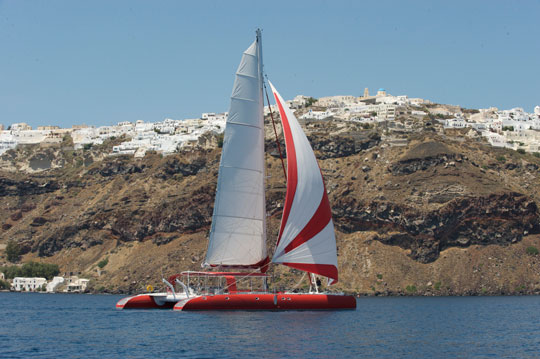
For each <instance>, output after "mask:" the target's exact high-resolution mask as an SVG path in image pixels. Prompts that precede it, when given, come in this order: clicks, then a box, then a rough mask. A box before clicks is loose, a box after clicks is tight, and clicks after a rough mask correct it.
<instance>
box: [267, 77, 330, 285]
mask: <svg viewBox="0 0 540 359" xmlns="http://www.w3.org/2000/svg"><path fill="white" fill-rule="evenodd" d="M270 87H271V89H272V93H273V94H274V98H275V100H276V104H277V107H278V109H279V113H280V117H281V123H282V125H283V132H284V136H285V145H286V151H287V192H286V195H285V204H284V208H283V216H282V219H281V226H280V232H279V237H278V243H277V246H276V251H275V254H274V257H273V258H272V262H275V263H281V264H284V265H287V266H290V267H293V268H296V269H300V270H304V271H308V272H311V273H315V274H319V275H322V276H325V277H328V278H329V279H331V281H332V283H336V282H337V280H338V270H337V251H336V239H335V233H334V224H333V221H332V213H331V209H330V202H329V201H328V195H327V194H326V187H325V184H324V180H323V177H322V173H321V170H320V168H319V165H318V163H317V159H316V158H315V154H314V153H313V149H312V148H311V145H310V144H309V141H308V139H307V137H306V135H305V134H304V132H303V130H302V128H301V127H300V124H299V123H298V120H297V119H296V117H295V116H294V114H293V113H292V111H291V110H290V109H289V108H288V107H287V104H286V103H285V101H284V100H283V98H282V97H281V96H280V95H279V93H278V92H277V91H276V89H275V87H274V86H273V85H272V84H271V83H270Z"/></svg>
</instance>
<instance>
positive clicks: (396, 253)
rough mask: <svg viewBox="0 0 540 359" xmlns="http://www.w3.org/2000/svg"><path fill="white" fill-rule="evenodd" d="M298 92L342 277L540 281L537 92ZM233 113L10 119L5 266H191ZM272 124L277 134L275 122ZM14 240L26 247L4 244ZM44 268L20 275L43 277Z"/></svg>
mask: <svg viewBox="0 0 540 359" xmlns="http://www.w3.org/2000/svg"><path fill="white" fill-rule="evenodd" d="M288 102H289V105H290V106H291V107H292V108H293V109H294V110H295V111H296V116H297V117H298V118H299V120H300V122H301V124H302V126H303V128H304V130H305V132H306V134H307V136H308V138H309V140H310V142H311V145H312V146H313V148H314V150H315V152H316V155H317V158H318V160H319V164H320V167H321V171H322V173H323V176H324V178H325V182H326V188H327V191H328V195H329V199H330V202H331V203H332V215H333V218H334V222H335V226H336V236H337V242H338V243H337V244H338V255H339V257H338V259H339V263H340V273H341V274H340V275H341V276H342V279H343V280H341V281H340V282H339V283H338V284H337V287H336V288H337V289H338V290H344V291H347V292H354V293H359V294H364V295H402V294H406V295H407V294H409V295H417V294H425V295H449V294H454V295H455V294H480V295H481V294H525V293H529V294H532V293H536V294H539V293H540V267H539V266H538V260H539V257H538V248H540V224H539V223H540V213H539V211H538V204H539V203H540V195H539V193H540V177H539V176H538V174H539V173H540V154H539V152H540V151H539V144H540V140H539V134H540V131H539V130H540V126H539V121H540V107H538V106H537V107H536V109H535V111H534V113H526V112H525V111H523V110H522V109H511V110H498V109H495V108H491V109H480V110H476V109H465V108H461V107H459V106H453V105H444V104H435V103H432V102H430V101H428V100H424V99H415V98H408V97H407V96H392V95H390V94H388V93H386V91H384V90H383V89H380V90H379V91H377V93H376V94H375V95H374V96H371V95H370V94H369V92H368V91H367V90H366V91H365V92H364V94H363V96H360V97H355V96H332V97H324V98H319V99H314V98H311V97H308V96H297V97H295V98H294V99H293V100H291V101H288ZM270 111H272V114H273V116H274V119H275V117H276V111H275V109H274V108H272V107H271V108H266V109H265V126H266V128H265V130H266V144H265V147H266V158H265V161H266V170H267V181H266V187H267V188H266V189H267V191H266V200H267V213H268V215H269V217H268V221H267V226H268V247H269V248H270V250H272V248H273V247H274V246H275V240H276V236H277V232H278V228H279V221H280V218H281V210H282V208H283V207H282V206H283V201H284V198H285V179H284V176H283V170H282V167H281V162H280V159H279V151H278V148H277V144H276V141H275V137H274V131H273V127H272V123H271V116H270ZM226 117H227V113H204V114H202V115H201V118H198V119H191V120H171V119H166V120H164V121H162V122H156V123H144V122H136V123H130V122H122V123H120V124H118V125H115V126H102V127H89V126H74V127H73V128H70V129H61V128H56V127H40V128H38V129H35V130H34V129H31V128H30V127H29V126H27V125H25V124H11V125H10V126H8V128H6V129H5V130H2V132H1V134H0V141H1V146H2V154H0V198H1V201H0V226H1V228H2V230H1V231H0V266H5V267H9V266H22V265H23V263H30V262H39V263H50V264H54V265H58V267H59V271H60V272H61V273H77V276H80V277H78V279H81V278H84V279H88V282H85V283H84V285H85V286H86V285H87V288H86V290H89V291H93V292H138V291H141V290H145V288H147V286H148V285H151V286H153V287H155V288H158V287H159V286H160V283H161V275H162V273H163V275H169V274H172V273H176V272H178V271H182V270H186V269H191V270H197V269H198V268H200V263H201V261H202V259H203V257H204V253H205V251H206V244H207V234H208V230H209V228H210V223H211V216H212V209H213V200H214V193H215V186H216V180H217V172H218V165H219V157H220V154H221V148H220V147H221V144H222V141H223V135H222V132H223V130H224V126H225V121H226ZM278 135H279V137H280V142H281V143H282V144H283V138H282V136H281V134H280V126H279V125H278ZM9 242H11V243H14V244H16V246H17V248H18V249H19V259H18V260H14V261H12V260H8V259H7V255H6V253H5V252H6V251H5V248H6V245H7V244H8V243H9ZM270 273H271V275H272V276H273V281H274V283H275V285H277V286H280V285H283V286H284V287H286V286H290V285H291V284H294V283H296V281H297V280H298V279H299V278H300V277H301V274H300V273H298V272H297V271H295V270H292V271H288V270H286V269H283V268H279V267H273V268H272V269H271V270H270ZM13 277H15V276H13ZM39 278H40V277H38V278H37V279H36V278H34V279H21V278H19V279H17V283H13V282H12V283H11V285H12V287H13V288H19V289H21V290H24V289H23V288H26V287H25V285H26V284H24V283H32V285H34V284H35V283H37V284H35V286H37V287H43V283H42V282H43V280H44V279H39ZM66 278H67V277H66ZM6 279H7V280H12V279H14V278H7V277H6ZM50 279H52V280H53V281H54V280H55V279H54V278H53V277H51V278H50ZM59 281H60V279H56V282H59ZM68 281H69V280H68V279H66V282H64V283H62V285H63V286H64V287H63V288H65V289H66V290H68V287H67V284H66V283H67V282H68ZM38 282H39V283H38ZM56 282H55V283H56ZM79 282H80V281H79ZM51 283H52V282H51ZM38 284H39V285H38ZM79 284H80V283H79ZM51 286H52V284H51ZM28 288H30V287H28ZM59 288H62V287H59ZM59 290H64V289H59ZM81 290H82V287H81Z"/></svg>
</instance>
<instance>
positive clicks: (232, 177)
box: [203, 34, 268, 267]
mask: <svg viewBox="0 0 540 359" xmlns="http://www.w3.org/2000/svg"><path fill="white" fill-rule="evenodd" d="M260 53H261V51H260V34H258V36H257V40H256V41H255V42H253V44H251V46H250V47H249V48H248V49H247V50H246V51H244V54H243V55H242V59H241V61H240V64H239V66H238V70H237V71H236V76H235V81H234V86H233V90H232V95H231V106H230V109H229V116H228V118H227V123H226V127H225V134H224V138H223V148H222V153H221V161H220V167H219V173H218V184H217V189H216V198H215V202H214V213H213V215H212V227H211V229H210V239H209V243H208V250H207V254H206V259H205V261H204V263H203V265H205V266H230V267H259V266H261V265H264V264H266V263H267V262H268V255H267V249H266V205H265V193H264V175H265V171H264V121H263V102H262V76H261V67H262V58H261V56H260Z"/></svg>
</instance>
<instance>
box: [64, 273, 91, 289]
mask: <svg viewBox="0 0 540 359" xmlns="http://www.w3.org/2000/svg"><path fill="white" fill-rule="evenodd" d="M89 281H90V280H89V279H84V278H79V277H76V276H72V277H69V278H67V280H66V282H67V283H68V285H67V287H66V289H64V292H65V293H81V292H84V291H85V290H86V287H88V282H89Z"/></svg>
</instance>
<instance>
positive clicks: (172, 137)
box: [0, 88, 540, 170]
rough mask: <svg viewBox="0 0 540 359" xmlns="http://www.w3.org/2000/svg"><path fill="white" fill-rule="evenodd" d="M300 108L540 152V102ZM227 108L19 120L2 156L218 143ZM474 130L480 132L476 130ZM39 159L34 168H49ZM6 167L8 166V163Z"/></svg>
mask: <svg viewBox="0 0 540 359" xmlns="http://www.w3.org/2000/svg"><path fill="white" fill-rule="evenodd" d="M287 102H288V104H289V106H290V107H291V108H293V109H295V110H296V111H297V112H298V115H299V116H298V117H299V120H301V121H304V123H305V121H310V120H322V121H324V120H341V121H346V122H347V121H349V122H356V123H360V124H363V125H365V126H376V125H379V124H381V125H382V124H384V126H386V128H387V129H388V130H389V131H394V130H395V131H398V132H403V131H405V132H408V131H409V132H410V131H414V130H415V123H416V122H417V121H421V120H423V119H426V120H430V119H432V120H436V121H438V122H439V123H440V124H442V126H443V127H444V128H448V129H451V128H456V129H462V128H470V129H471V130H474V132H475V133H476V134H477V135H479V136H482V137H484V138H485V139H486V140H487V142H488V143H489V144H491V145H492V146H494V147H502V148H511V149H513V150H522V151H526V152H539V151H540V132H539V130H540V106H536V107H535V109H534V113H527V112H525V111H523V109H521V108H513V109H510V110H498V109H497V108H494V107H492V108H489V109H480V110H475V109H473V110H470V109H462V108H461V107H459V106H449V105H437V104H433V103H432V102H430V101H429V100H424V99H421V98H409V97H408V96H406V95H402V96H392V95H390V94H388V93H386V91H385V90H384V89H379V90H378V91H377V93H376V95H374V96H370V94H369V91H368V89H367V88H366V89H365V90H364V94H363V96H360V97H356V96H330V97H322V98H319V99H314V98H312V97H308V96H303V95H298V96H296V97H295V98H294V99H293V100H290V101H287ZM276 110H277V109H276V108H275V105H272V106H271V107H266V108H265V115H268V114H269V112H270V111H273V112H274V113H275V112H276ZM226 119H227V112H223V113H203V114H202V115H201V117H200V118H196V119H185V120H173V119H170V118H166V119H164V120H163V121H160V122H143V121H141V120H139V121H136V122H129V121H124V122H120V123H118V124H117V125H111V126H99V127H94V126H86V125H73V127H72V128H60V127H58V126H38V127H37V129H32V127H31V126H29V125H28V124H26V123H13V124H11V125H9V126H7V128H5V129H4V125H0V155H2V154H3V153H5V152H7V151H8V150H10V149H15V148H16V147H17V146H29V145H39V146H42V147H48V146H50V147H54V146H61V145H62V144H65V142H66V138H67V137H69V138H70V139H71V141H70V143H72V145H73V149H74V150H78V149H88V148H90V147H91V146H95V145H100V144H103V142H104V141H106V140H108V139H117V138H121V139H123V141H121V142H120V143H119V144H117V145H115V146H113V147H112V149H111V152H110V153H108V155H111V156H114V155H134V157H136V158H137V157H139V158H140V157H144V155H145V154H146V152H147V151H155V152H159V153H162V154H165V155H167V154H171V153H174V152H178V151H180V150H182V149H183V148H184V149H185V148H192V147H206V148H210V147H216V146H217V142H216V141H213V142H212V141H209V140H208V136H205V135H208V134H210V135H215V134H219V133H222V132H223V130H224V129H225V122H226ZM470 135H474V134H473V133H472V132H471V134H470ZM48 168H49V166H47V165H46V164H45V165H44V166H43V163H39V162H37V163H35V164H34V166H32V168H30V170H43V169H48ZM4 169H7V168H5V167H4Z"/></svg>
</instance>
